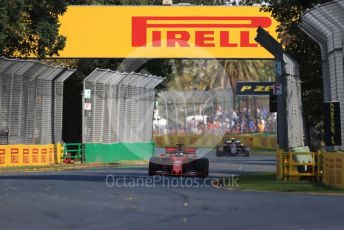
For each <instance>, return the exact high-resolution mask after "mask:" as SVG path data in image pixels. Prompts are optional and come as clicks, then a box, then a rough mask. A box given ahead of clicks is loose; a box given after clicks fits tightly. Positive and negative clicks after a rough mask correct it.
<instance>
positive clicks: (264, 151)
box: [251, 149, 276, 156]
mask: <svg viewBox="0 0 344 230" xmlns="http://www.w3.org/2000/svg"><path fill="white" fill-rule="evenodd" d="M251 154H252V155H265V156H271V155H276V151H275V150H269V149H251Z"/></svg>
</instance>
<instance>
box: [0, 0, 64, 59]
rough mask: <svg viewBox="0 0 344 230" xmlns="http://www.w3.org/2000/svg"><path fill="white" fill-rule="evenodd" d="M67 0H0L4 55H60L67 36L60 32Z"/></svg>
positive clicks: (0, 51) (0, 38) (0, 39)
mask: <svg viewBox="0 0 344 230" xmlns="http://www.w3.org/2000/svg"><path fill="white" fill-rule="evenodd" d="M66 6H67V4H66V2H65V0H35V1H30V0H2V1H0V55H2V56H7V57H28V56H30V55H36V56H38V57H39V58H44V57H47V56H52V55H55V54H58V52H59V51H60V50H62V49H63V47H64V45H65V40H66V38H65V37H63V36H61V35H59V34H58V29H59V24H58V16H59V15H61V14H63V13H64V12H65V10H66Z"/></svg>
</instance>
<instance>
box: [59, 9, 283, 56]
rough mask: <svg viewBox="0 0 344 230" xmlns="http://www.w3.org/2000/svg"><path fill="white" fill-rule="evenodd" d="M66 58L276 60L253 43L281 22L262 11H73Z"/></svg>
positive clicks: (67, 18) (66, 26)
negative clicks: (264, 32) (259, 32)
mask: <svg viewBox="0 0 344 230" xmlns="http://www.w3.org/2000/svg"><path fill="white" fill-rule="evenodd" d="M59 20H60V23H61V28H60V34H62V35H64V36H66V37H67V43H66V47H65V48H64V50H63V51H61V52H60V57H61V58H73V57H74V58H75V57H80V58H97V57H101V58H105V57H109V58H268V59H271V58H273V57H272V55H271V54H270V53H269V52H268V51H266V50H265V49H264V48H263V47H261V46H260V45H258V43H257V42H256V41H255V40H254V38H255V37H256V35H257V28H258V26H261V27H263V28H264V29H265V30H267V31H269V33H270V34H271V35H272V36H273V37H275V38H277V33H276V32H275V31H276V28H277V25H278V23H277V22H276V21H275V20H274V19H273V18H272V17H271V14H270V13H267V12H261V11H260V8H259V7H255V6H253V7H233V6H232V7H230V6H221V7H217V6H69V7H68V9H67V12H66V13H65V14H64V15H63V16H61V17H60V18H59Z"/></svg>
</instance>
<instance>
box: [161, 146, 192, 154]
mask: <svg viewBox="0 0 344 230" xmlns="http://www.w3.org/2000/svg"><path fill="white" fill-rule="evenodd" d="M196 150H197V149H196V148H189V147H182V148H179V147H166V148H165V152H166V154H173V153H177V152H182V153H184V154H196Z"/></svg>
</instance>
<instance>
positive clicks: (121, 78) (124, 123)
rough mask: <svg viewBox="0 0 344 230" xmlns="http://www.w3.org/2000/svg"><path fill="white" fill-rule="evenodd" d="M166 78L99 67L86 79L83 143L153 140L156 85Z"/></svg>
mask: <svg viewBox="0 0 344 230" xmlns="http://www.w3.org/2000/svg"><path fill="white" fill-rule="evenodd" d="M163 81H164V78H161V77H157V76H152V75H143V74H137V73H120V72H116V71H111V70H104V69H96V70H94V71H93V72H92V73H91V74H90V75H89V76H88V77H87V78H86V79H85V80H84V91H83V126H82V127H83V142H84V143H105V144H107V143H117V142H150V141H152V127H153V125H152V122H153V110H154V101H155V88H156V87H157V86H158V85H159V84H161V83H162V82H163Z"/></svg>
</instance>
